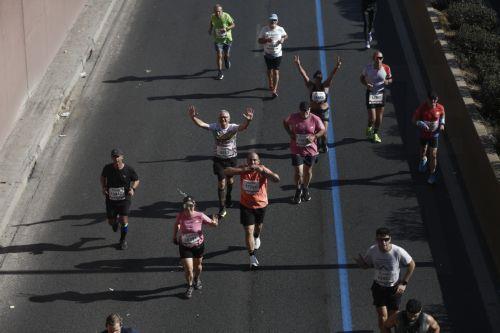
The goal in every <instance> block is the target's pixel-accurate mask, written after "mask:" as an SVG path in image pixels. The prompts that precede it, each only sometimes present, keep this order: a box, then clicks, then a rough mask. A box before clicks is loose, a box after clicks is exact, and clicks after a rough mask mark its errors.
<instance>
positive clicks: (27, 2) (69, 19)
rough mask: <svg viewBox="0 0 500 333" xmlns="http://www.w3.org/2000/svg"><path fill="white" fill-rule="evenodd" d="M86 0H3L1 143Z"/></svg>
mask: <svg viewBox="0 0 500 333" xmlns="http://www.w3.org/2000/svg"><path fill="white" fill-rule="evenodd" d="M84 3H85V0H0V75H1V77H2V80H0V147H1V146H2V145H3V143H4V142H5V139H6V138H7V136H8V135H9V133H10V132H11V130H12V128H13V127H14V124H15V121H16V120H17V119H18V117H19V116H20V113H21V111H22V106H23V105H24V103H25V102H26V100H27V99H28V98H29V97H30V95H31V94H32V92H33V91H34V89H35V88H36V86H37V85H38V83H39V82H40V80H41V79H42V77H43V75H44V73H45V71H46V69H47V67H48V66H49V65H50V63H51V61H52V59H53V58H54V56H55V55H56V53H57V52H58V50H59V47H60V46H61V44H62V42H63V41H64V38H65V37H66V35H67V33H68V32H69V30H70V29H71V27H72V25H73V23H74V22H75V20H76V18H77V17H78V14H79V13H80V11H81V10H82V8H83V5H84Z"/></svg>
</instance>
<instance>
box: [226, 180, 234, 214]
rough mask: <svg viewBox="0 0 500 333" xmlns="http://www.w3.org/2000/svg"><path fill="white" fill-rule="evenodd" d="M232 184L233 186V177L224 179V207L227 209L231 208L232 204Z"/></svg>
mask: <svg viewBox="0 0 500 333" xmlns="http://www.w3.org/2000/svg"><path fill="white" fill-rule="evenodd" d="M233 184H234V178H233V177H226V196H225V201H224V205H225V206H226V207H227V208H230V207H232V206H233V202H232V198H231V192H232V191H233Z"/></svg>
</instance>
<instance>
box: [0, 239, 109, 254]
mask: <svg viewBox="0 0 500 333" xmlns="http://www.w3.org/2000/svg"><path fill="white" fill-rule="evenodd" d="M102 239H104V238H102V237H99V238H80V240H79V241H78V242H75V243H73V244H70V245H59V244H53V243H36V244H26V245H10V246H0V254H6V253H31V254H35V255H37V254H43V253H44V252H81V251H92V250H100V249H105V248H109V247H112V248H114V247H115V246H116V245H114V244H113V245H99V246H88V247H82V246H83V245H85V244H86V243H88V242H92V241H96V240H102Z"/></svg>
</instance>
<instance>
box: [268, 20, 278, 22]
mask: <svg viewBox="0 0 500 333" xmlns="http://www.w3.org/2000/svg"><path fill="white" fill-rule="evenodd" d="M269 22H273V23H274V22H278V20H269Z"/></svg>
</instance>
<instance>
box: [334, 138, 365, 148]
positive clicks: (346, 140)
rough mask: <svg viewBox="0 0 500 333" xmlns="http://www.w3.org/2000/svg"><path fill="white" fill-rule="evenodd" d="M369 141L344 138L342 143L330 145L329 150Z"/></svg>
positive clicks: (337, 142) (336, 142)
mask: <svg viewBox="0 0 500 333" xmlns="http://www.w3.org/2000/svg"><path fill="white" fill-rule="evenodd" d="M366 141H368V139H357V138H343V139H342V140H340V141H335V142H334V143H329V144H328V147H329V148H336V147H340V146H345V145H350V144H353V143H358V142H366Z"/></svg>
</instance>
